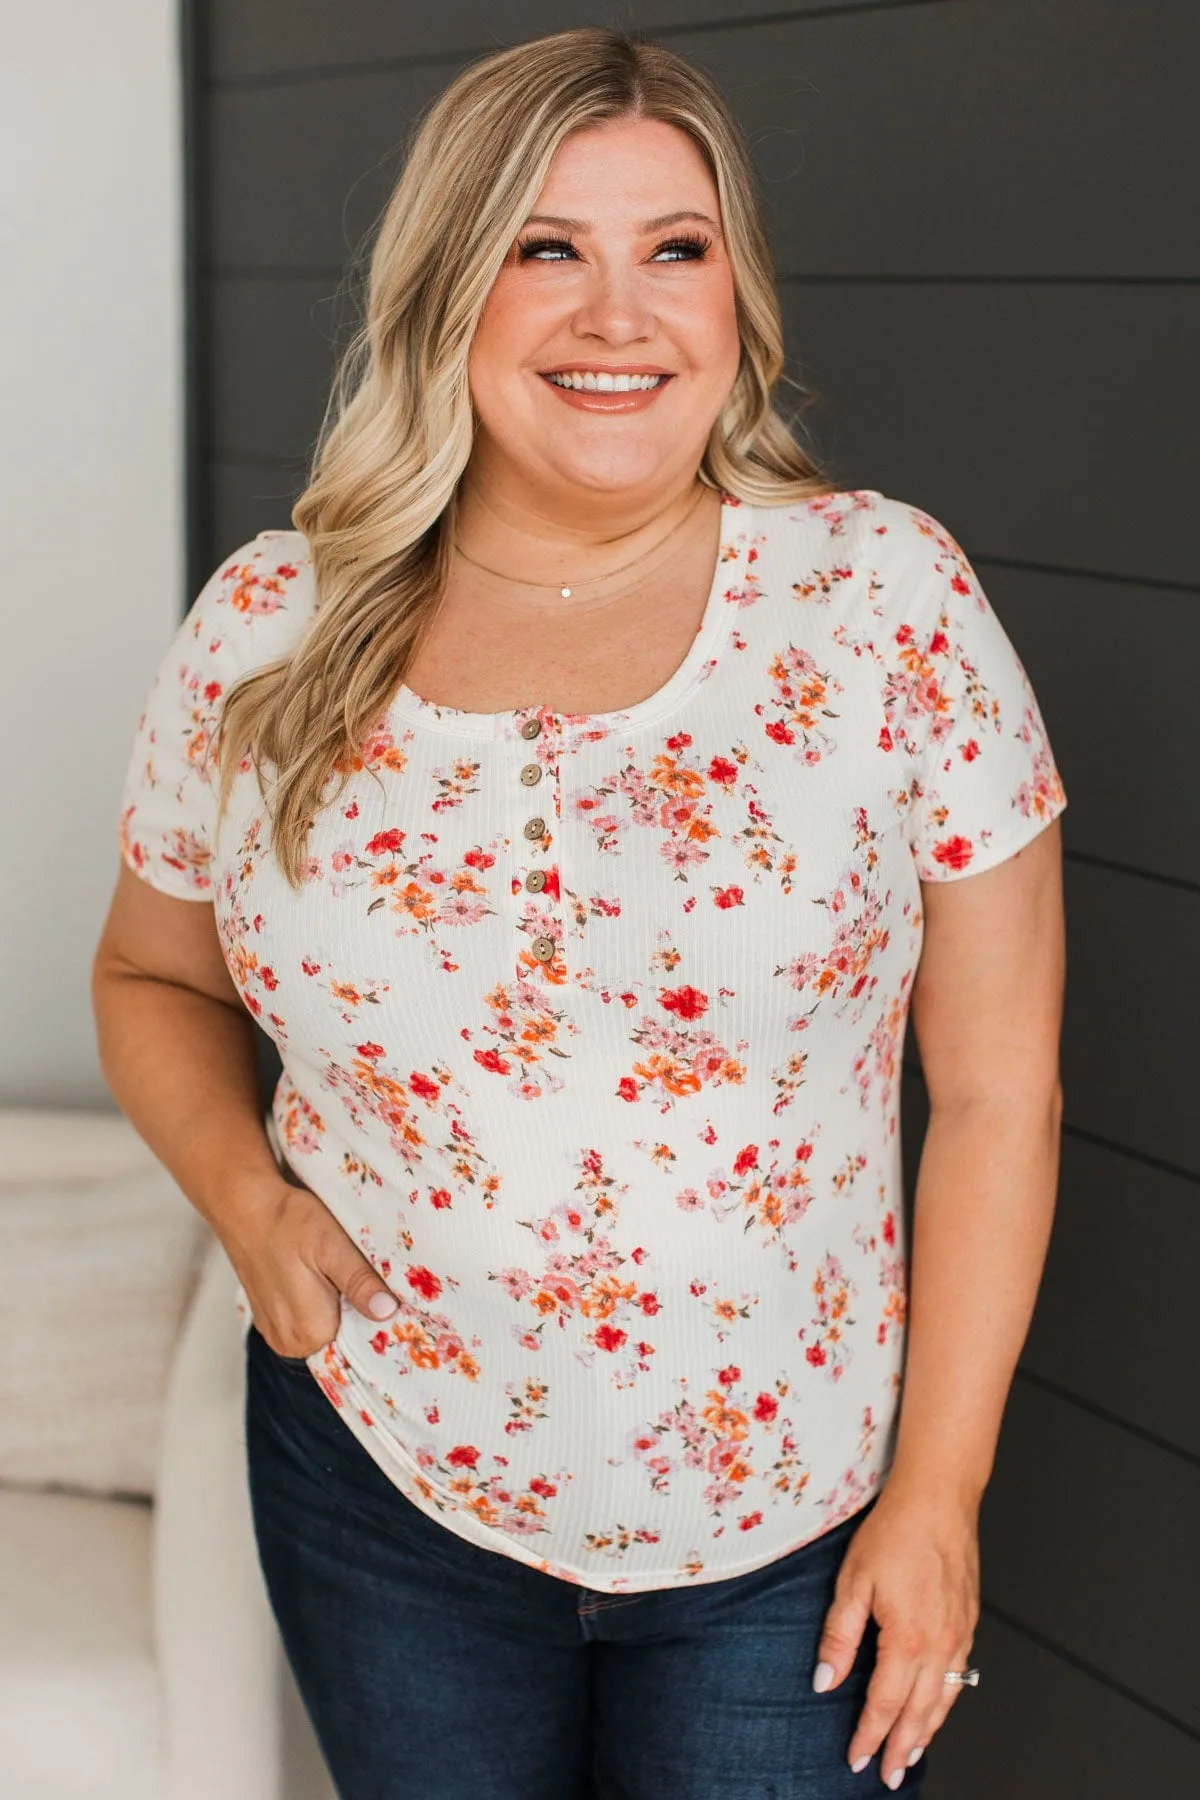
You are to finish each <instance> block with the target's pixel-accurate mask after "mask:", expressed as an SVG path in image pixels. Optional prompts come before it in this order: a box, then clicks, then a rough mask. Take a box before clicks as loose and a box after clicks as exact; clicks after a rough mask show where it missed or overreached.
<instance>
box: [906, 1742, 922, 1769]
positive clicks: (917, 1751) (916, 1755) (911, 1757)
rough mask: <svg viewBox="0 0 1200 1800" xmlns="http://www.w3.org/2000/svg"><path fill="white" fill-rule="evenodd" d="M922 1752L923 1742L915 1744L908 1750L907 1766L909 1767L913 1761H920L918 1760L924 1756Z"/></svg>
mask: <svg viewBox="0 0 1200 1800" xmlns="http://www.w3.org/2000/svg"><path fill="white" fill-rule="evenodd" d="M924 1754H925V1746H924V1744H917V1745H916V1746H915V1748H914V1749H912V1750H910V1751H909V1753H908V1766H909V1768H910V1769H911V1768H912V1766H913V1764H914V1763H915V1762H920V1760H921V1758H922V1757H923V1756H924Z"/></svg>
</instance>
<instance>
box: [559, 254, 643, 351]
mask: <svg viewBox="0 0 1200 1800" xmlns="http://www.w3.org/2000/svg"><path fill="white" fill-rule="evenodd" d="M649 300H650V296H649V295H648V294H647V293H646V292H645V289H644V287H643V284H642V283H641V282H640V281H639V279H638V273H637V270H636V269H633V268H630V267H628V266H627V265H621V264H617V263H614V262H607V263H605V262H601V263H598V264H597V265H595V266H594V267H592V268H591V269H589V270H588V276H587V283H586V289H585V291H584V293H583V294H582V295H581V296H580V298H579V304H578V306H577V308H576V311H575V317H574V319H573V320H572V329H573V330H574V332H575V335H576V336H577V337H580V338H593V339H595V338H600V339H602V340H603V341H604V342H605V343H607V344H620V345H624V344H632V343H640V342H644V341H647V340H649V339H650V338H652V337H653V336H654V331H655V320H654V311H653V307H652V306H651V305H650V304H649Z"/></svg>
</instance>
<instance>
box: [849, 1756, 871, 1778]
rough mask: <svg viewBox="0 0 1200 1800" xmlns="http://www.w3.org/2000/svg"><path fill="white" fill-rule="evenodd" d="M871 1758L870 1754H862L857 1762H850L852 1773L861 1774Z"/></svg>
mask: <svg viewBox="0 0 1200 1800" xmlns="http://www.w3.org/2000/svg"><path fill="white" fill-rule="evenodd" d="M870 1760H871V1759H870V1757H869V1756H860V1757H859V1759H858V1761H857V1762H852V1763H851V1764H850V1769H851V1773H852V1774H855V1775H861V1774H862V1772H863V1770H864V1769H865V1768H866V1766H867V1764H868V1763H869V1762H870Z"/></svg>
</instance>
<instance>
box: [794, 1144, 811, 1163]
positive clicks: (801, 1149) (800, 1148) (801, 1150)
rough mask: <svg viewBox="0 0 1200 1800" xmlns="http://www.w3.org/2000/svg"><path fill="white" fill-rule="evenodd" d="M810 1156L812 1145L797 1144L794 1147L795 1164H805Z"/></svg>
mask: <svg viewBox="0 0 1200 1800" xmlns="http://www.w3.org/2000/svg"><path fill="white" fill-rule="evenodd" d="M811 1155H812V1145H811V1144H797V1145H796V1161H797V1162H807V1161H808V1159H809V1157H810V1156H811Z"/></svg>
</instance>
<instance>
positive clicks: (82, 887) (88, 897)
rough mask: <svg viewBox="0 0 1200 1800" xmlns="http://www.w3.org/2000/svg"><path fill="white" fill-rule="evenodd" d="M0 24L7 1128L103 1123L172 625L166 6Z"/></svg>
mask: <svg viewBox="0 0 1200 1800" xmlns="http://www.w3.org/2000/svg"><path fill="white" fill-rule="evenodd" d="M0 17H2V21H3V32H2V33H0V270H2V274H0V629H2V634H3V635H2V636H0V1104H4V1103H14V1102H18V1103H25V1104H49V1103H51V1102H58V1101H62V1102H69V1103H74V1104H81V1105H82V1104H92V1103H101V1104H105V1103H107V1104H111V1102H110V1101H109V1099H108V1095H107V1090H106V1088H105V1086H104V1082H103V1078H102V1077H101V1074H100V1071H99V1067H98V1064H97V1059H96V1052H95V1045H94V1035H93V1026H92V1018H91V1009H90V1001H89V996H88V973H89V967H90V962H91V957H92V952H93V950H94V948H95V943H96V939H97V937H98V935H99V932H100V928H101V925H102V923H103V919H104V914H105V912H106V910H107V905H108V898H109V895H110V893H111V891H112V886H113V883H114V881H115V879H116V874H117V866H118V858H117V851H116V841H115V835H114V834H115V825H116V813H117V802H118V798H119V787H120V781H121V777H122V774H123V772H124V768H125V764H126V761H127V759H128V756H129V752H130V749H131V744H132V737H133V731H134V727H135V725H136V722H137V716H138V713H139V711H140V708H141V705H142V701H143V699H144V697H145V692H146V688H147V686H148V683H149V681H150V677H151V675H152V673H153V670H154V668H155V666H156V664H157V662H158V660H159V657H160V656H161V655H162V652H163V650H164V648H165V646H166V642H167V639H168V637H169V635H170V633H171V631H172V630H173V629H174V627H175V625H176V623H177V622H178V620H179V617H180V615H181V611H182V607H183V605H184V602H185V596H184V594H183V587H182V583H183V572H182V571H183V473H182V463H183V455H182V444H183V435H182V417H183V406H182V338H183V333H182V251H181V214H182V200H181V173H180V168H181V144H180V77H179V66H178V49H177V23H176V6H175V5H174V4H173V0H102V3H98V0H42V4H40V5H36V6H20V5H18V4H16V0H7V3H6V4H4V5H3V6H2V7H0Z"/></svg>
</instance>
